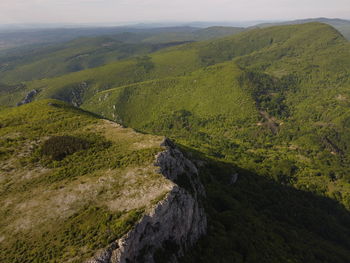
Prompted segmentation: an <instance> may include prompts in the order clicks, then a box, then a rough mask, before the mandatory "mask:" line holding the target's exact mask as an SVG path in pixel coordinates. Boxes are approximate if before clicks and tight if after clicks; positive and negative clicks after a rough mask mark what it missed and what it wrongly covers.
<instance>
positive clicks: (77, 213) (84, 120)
mask: <svg viewBox="0 0 350 263" xmlns="http://www.w3.org/2000/svg"><path fill="white" fill-rule="evenodd" d="M0 127H1V129H0V145H1V147H0V172H1V180H0V192H1V198H0V204H1V208H0V215H1V219H0V261H1V262H4V263H5V262H9V263H10V262H11V263H14V262H58V261H60V262H62V261H65V262H85V260H88V259H89V258H91V257H93V256H94V254H96V253H97V252H98V251H99V250H101V249H102V250H103V249H107V250H106V251H113V250H118V249H122V248H123V249H122V251H121V252H119V253H120V255H119V256H120V257H121V258H123V257H129V258H130V259H131V258H133V257H139V258H142V257H148V256H151V257H153V255H154V251H155V250H157V251H158V253H168V252H167V250H166V249H167V248H166V247H163V246H164V243H166V242H167V239H169V238H170V237H169V235H174V233H173V232H177V237H178V238H179V240H180V239H181V243H179V240H177V239H176V238H175V239H174V237H171V241H172V242H174V244H176V245H178V246H179V251H178V252H177V253H180V252H181V251H183V250H184V249H185V248H186V246H187V245H188V244H192V242H193V241H194V240H196V239H197V238H198V237H199V235H201V234H203V232H204V231H205V227H206V225H205V215H201V216H200V217H199V214H196V212H198V213H200V211H201V208H199V207H198V203H196V202H197V201H198V200H197V199H194V198H195V196H194V193H195V191H196V188H193V189H192V192H191V193H192V195H193V197H192V195H190V194H189V193H188V192H187V191H185V190H184V189H183V188H181V187H179V186H177V184H176V183H175V182H176V180H177V171H175V170H171V171H170V172H169V173H168V172H167V169H169V168H168V165H169V164H168V163H167V162H168V161H169V160H168V159H167V158H174V159H175V160H177V162H178V167H177V169H179V172H181V170H180V169H181V164H182V162H184V161H185V160H186V159H184V157H182V158H183V159H179V158H180V157H181V156H182V155H181V153H179V152H177V157H172V151H176V150H175V149H170V148H169V147H166V145H164V144H163V142H164V138H163V137H158V136H151V135H145V134H140V133H136V132H135V131H133V130H132V129H126V128H123V127H121V126H120V125H119V124H116V123H113V122H111V121H107V120H103V119H100V118H97V117H96V116H94V115H92V114H90V113H87V112H84V111H82V110H79V109H76V108H74V107H72V106H69V105H67V104H65V103H62V102H59V101H55V100H41V101H38V102H34V103H31V104H28V105H23V106H21V107H18V108H13V109H4V110H1V111H0ZM161 144H162V145H163V146H161ZM167 149H168V150H167ZM159 154H161V155H159ZM158 155H159V156H162V157H161V158H162V159H159V160H158V159H157V158H158V157H156V156H158ZM159 158H160V157H159ZM176 158H177V159H176ZM171 160H172V159H171ZM156 161H157V162H158V163H157V166H159V167H156V166H155V163H156ZM187 162H189V161H187ZM189 164H191V163H186V164H185V163H184V164H183V165H184V168H186V169H187V171H186V172H182V180H185V179H184V178H186V176H189V175H190V174H191V173H192V172H193V170H190V169H189V168H188V167H187V166H186V165H189ZM162 173H163V174H162ZM191 176H192V177H188V180H189V182H192V181H194V180H195V179H194V176H195V174H192V175H191ZM170 179H171V180H173V181H174V182H173V181H171V180H170ZM180 185H181V184H180ZM193 191H194V192H193ZM173 199H175V200H173ZM178 202H181V209H182V213H177V214H176V215H173V214H172V213H174V212H175V211H176V209H178V206H179V203H178ZM186 206H188V207H186ZM167 216H168V217H170V216H171V217H172V219H173V222H172V223H171V224H165V223H163V221H162V220H166V217H167ZM158 217H160V218H158ZM162 217H164V218H162ZM184 218H186V219H188V218H190V219H191V220H192V221H190V223H189V224H188V225H186V224H181V225H180V224H178V221H183V220H184ZM156 223H157V224H159V223H162V226H161V227H158V230H157V231H155V230H153V236H152V237H157V238H158V240H157V242H154V243H153V246H154V247H153V249H150V248H149V249H148V252H147V253H145V252H142V255H140V253H141V251H142V250H143V249H144V246H145V245H148V243H147V242H148V241H147V239H148V238H150V237H149V236H148V231H149V229H148V228H152V229H154V227H155V226H154V224H156ZM192 223H193V224H196V225H192ZM145 224H147V225H146V227H145V226H144V225H145ZM172 224H174V225H172ZM135 228H136V229H138V230H137V232H132V229H135ZM170 228H171V230H169V229H170ZM189 229H191V232H189ZM196 229H198V232H197V233H196V232H195V231H196ZM130 231H131V232H130ZM127 233H128V237H127V239H126V240H125V241H123V242H124V243H123V247H120V245H119V247H117V248H114V249H112V247H114V245H113V244H115V243H116V242H121V241H120V240H122V239H121V238H124V239H125V234H127ZM140 234H141V235H142V237H139V236H138V235H140ZM196 235H197V236H196ZM132 238H134V239H136V238H137V239H138V241H137V242H135V241H133V242H131V239H132ZM142 239H144V240H142ZM187 239H188V240H191V241H188V243H187V241H186V240H187ZM180 248H181V249H180ZM129 250H130V251H129ZM163 250H164V252H162V251H163ZM99 253H101V252H99ZM99 253H97V254H96V260H97V258H98V257H100V256H99ZM177 253H174V252H171V254H172V255H173V256H176V255H177ZM181 253H183V252H181Z"/></svg>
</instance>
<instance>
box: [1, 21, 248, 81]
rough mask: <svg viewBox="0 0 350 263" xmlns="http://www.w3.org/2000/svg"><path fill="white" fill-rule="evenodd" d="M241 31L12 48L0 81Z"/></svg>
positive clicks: (157, 33)
mask: <svg viewBox="0 0 350 263" xmlns="http://www.w3.org/2000/svg"><path fill="white" fill-rule="evenodd" d="M125 30H127V29H125ZM243 30H244V29H243V28H235V27H210V28H205V29H195V28H192V29H191V28H169V29H166V28H164V29H153V30H151V29H149V30H146V29H145V30H139V32H124V33H120V34H117V35H106V36H100V37H80V38H77V39H75V40H72V41H69V42H66V43H59V44H52V45H46V46H45V45H37V46H35V45H34V46H29V47H26V46H25V47H20V48H14V49H10V50H5V51H3V52H0V79H1V83H7V84H14V83H18V82H21V81H30V80H34V79H41V78H50V77H55V76H60V75H64V74H67V73H70V72H76V71H81V70H84V69H88V68H94V67H98V66H102V65H105V64H108V63H111V62H115V61H119V60H123V59H126V58H129V57H135V56H142V55H146V54H148V53H152V52H155V51H157V50H159V49H162V48H166V47H169V46H174V45H179V44H182V43H184V42H193V41H201V40H208V39H215V38H220V37H224V36H228V35H234V34H237V33H239V32H242V31H243ZM131 31H132V30H131Z"/></svg>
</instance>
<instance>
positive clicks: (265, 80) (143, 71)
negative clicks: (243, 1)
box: [0, 23, 350, 263]
mask: <svg viewBox="0 0 350 263" xmlns="http://www.w3.org/2000/svg"><path fill="white" fill-rule="evenodd" d="M349 76H350V43H349V42H348V40H347V39H345V38H344V36H343V35H342V34H340V33H339V32H338V31H337V30H336V29H334V28H333V27H331V26H329V25H326V24H322V23H307V24H300V25H299V24H298V25H287V26H276V27H267V28H263V29H252V30H249V31H245V32H242V33H239V34H237V35H234V36H229V37H225V38H221V39H216V40H208V41H202V42H195V43H189V44H183V45H179V46H172V47H167V48H165V49H162V50H160V51H157V52H154V53H148V54H147V55H145V56H138V57H134V58H129V59H125V60H122V61H118V62H113V63H109V64H107V65H104V66H101V67H96V68H92V69H87V70H82V71H79V72H74V73H69V74H66V75H63V76H58V77H54V78H45V79H41V80H33V81H30V82H23V83H21V84H11V85H10V84H8V85H3V86H1V92H0V105H3V106H14V105H16V103H18V102H20V101H21V100H22V99H23V98H24V97H25V95H26V94H27V93H28V92H29V91H31V90H36V91H37V92H38V93H37V95H35V96H34V100H38V101H37V102H34V103H32V104H28V105H24V106H21V107H19V108H9V109H7V108H5V109H4V110H2V111H0V116H4V117H3V118H4V119H5V120H6V121H5V122H4V121H1V117H0V123H2V122H4V123H7V122H9V123H12V122H14V123H17V119H18V117H12V114H14V115H15V116H16V114H18V113H17V112H18V111H20V112H21V111H23V112H22V113H21V114H26V115H25V116H31V115H30V114H31V111H29V113H27V110H24V109H30V107H34V106H31V105H36V106H35V107H38V108H40V107H41V106H43V105H46V104H47V101H46V100H43V102H41V101H42V99H47V98H55V99H59V100H63V101H66V102H70V103H73V104H75V105H77V106H80V107H81V108H82V109H84V110H87V111H90V112H93V113H95V114H98V115H101V116H103V117H106V118H108V119H110V120H114V121H117V122H118V123H121V124H123V125H125V126H127V127H132V128H134V129H136V130H138V131H140V132H143V133H146V134H157V135H162V136H164V135H165V136H168V137H170V138H171V139H173V140H174V141H176V143H178V144H179V145H181V147H182V148H183V150H185V151H187V152H188V158H192V159H193V161H194V162H195V163H196V164H197V165H198V167H199V171H200V176H201V180H202V182H203V183H204V185H205V189H206V192H207V198H206V200H204V202H205V208H206V212H207V215H208V218H209V229H208V235H207V236H206V237H204V238H203V239H202V240H201V241H200V242H199V243H198V244H197V245H196V246H195V248H194V249H193V250H191V251H190V252H189V253H188V254H187V255H186V256H185V257H184V258H183V260H182V261H183V262H185V263H189V262H252V263H253V262H276V263H277V262H293V263H294V262H295V263H297V262H298V263H299V262H300V263H301V262H324V263H326V262H327V263H328V262H332V263H333V262H334V263H337V262H339V263H348V262H349V260H350V252H349V251H350V238H349V237H350V225H349V224H350V212H349V211H350V137H349V134H350V125H349V120H350V111H349V106H350V78H349ZM45 103H46V104H45ZM55 103H56V102H55ZM60 105H65V104H60ZM45 107H48V106H45ZM62 107H63V106H62ZM64 107H67V106H64ZM49 108H50V107H49ZM46 110H48V109H47V108H44V112H46ZM71 110H74V111H78V110H77V109H73V108H71ZM38 111H39V110H38ZM12 112H14V113H12ZM79 112H80V114H83V115H84V116H85V115H86V116H89V118H93V117H92V116H91V115H89V114H88V113H86V112H81V111H79ZM1 114H3V115H1ZM50 114H51V113H50ZM44 116H46V115H44ZM40 118H41V117H40ZM21 119H22V122H19V123H22V124H23V122H24V121H23V120H24V119H25V118H24V117H21ZM65 119H66V121H64V122H65V123H64V124H60V122H53V123H52V124H50V125H53V126H52V127H56V128H55V129H57V127H60V129H62V128H63V127H64V125H67V127H70V125H73V126H74V127H76V126H75V125H81V123H82V121H76V120H75V119H72V120H69V118H67V117H65ZM93 119H94V118H93ZM34 120H35V119H34ZM49 120H50V123H51V121H54V120H55V118H53V119H51V118H50V119H49ZM49 120H47V121H49ZM94 121H96V122H98V121H97V120H96V119H94ZM99 121H100V120H99ZM29 122H31V121H28V122H27V123H29ZM44 123H46V122H44ZM39 124H40V125H42V122H41V121H39V122H38V126H39ZM16 125H17V124H16ZM23 125H24V124H23ZM57 125H58V126H57ZM94 126H95V125H94ZM1 127H2V126H1ZM6 127H7V126H6V125H5V129H7V128H6ZM19 127H22V126H19ZM36 127H37V126H35V125H34V128H31V130H32V129H33V130H34V131H36V129H38V130H39V131H40V129H42V128H41V126H40V127H37V128H36ZM44 127H45V126H44ZM50 127H51V126H50ZM79 127H80V126H79ZM16 129H18V128H15V129H13V130H12V131H13V133H15V130H16ZM67 129H68V128H67ZM69 129H70V128H69ZM79 129H80V128H79ZM2 130H3V129H2V128H1V131H2ZM48 131H50V129H48ZM72 131H73V130H67V132H70V133H71V132H72ZM42 132H43V131H42ZM45 132H46V129H45ZM73 133H75V132H73ZM29 134H30V133H29ZM91 136H92V135H91ZM139 136H141V135H139ZM142 136H145V137H147V136H150V135H142ZM151 137H152V136H151ZM87 138H89V137H87ZM93 138H95V137H93ZM129 139H130V140H131V138H129ZM96 141H100V140H99V139H96V140H95V141H93V142H96ZM101 141H102V142H103V141H104V140H103V138H102V140H101ZM96 143H97V142H96ZM102 144H103V143H102ZM96 145H99V144H96ZM10 146H11V144H10ZM96 147H100V146H96ZM108 149H109V148H108ZM113 149H114V148H113ZM152 149H153V148H152ZM150 151H151V150H150ZM121 152H123V154H124V148H122V150H121ZM121 152H120V154H122V153H121ZM126 152H128V151H126ZM13 153H14V154H18V153H16V152H15V151H14V152H13ZM146 155H147V154H146ZM3 156H5V157H4V158H9V157H7V156H9V155H8V154H5V155H3ZM142 156H143V155H142ZM147 156H148V155H147ZM86 158H88V156H86ZM82 160H83V161H82V162H83V163H82V164H84V162H85V161H88V159H82ZM142 160H143V159H142ZM147 160H148V159H147ZM147 160H145V162H146V161H147ZM34 161H35V159H34ZM148 161H149V160H148ZM106 165H109V163H107V164H106ZM130 165H133V163H131V164H130ZM77 167H80V166H77ZM237 178H238V180H237V181H236V180H235V179H237Z"/></svg>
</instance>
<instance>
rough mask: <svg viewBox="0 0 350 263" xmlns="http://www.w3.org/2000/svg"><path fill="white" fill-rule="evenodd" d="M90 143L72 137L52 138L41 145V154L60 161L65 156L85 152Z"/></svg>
mask: <svg viewBox="0 0 350 263" xmlns="http://www.w3.org/2000/svg"><path fill="white" fill-rule="evenodd" d="M89 145H90V143H89V142H88V141H86V140H83V139H81V138H77V137H73V136H53V137H51V138H50V139H48V140H47V141H45V142H44V144H43V145H42V149H41V153H42V155H43V156H47V157H49V158H50V159H52V160H55V161H61V160H63V159H64V158H65V157H66V156H67V155H70V154H73V153H75V152H78V151H81V150H85V149H87V148H88V147H89Z"/></svg>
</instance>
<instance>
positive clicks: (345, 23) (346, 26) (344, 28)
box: [257, 17, 350, 40]
mask: <svg viewBox="0 0 350 263" xmlns="http://www.w3.org/2000/svg"><path fill="white" fill-rule="evenodd" d="M312 22H318V23H325V24H328V25H331V26H333V27H334V28H335V29H337V30H339V32H340V33H342V34H343V36H344V37H346V38H347V39H348V40H350V20H344V19H337V18H334V19H331V18H324V17H320V18H310V19H300V20H294V21H285V22H279V23H264V24H259V25H257V27H269V26H278V25H293V24H305V23H312Z"/></svg>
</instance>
